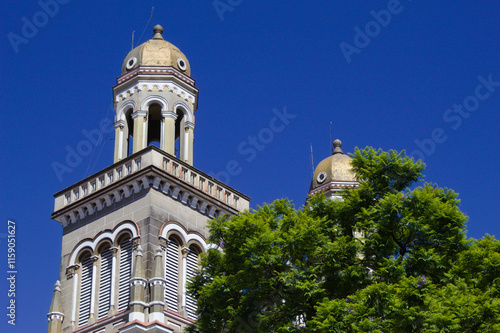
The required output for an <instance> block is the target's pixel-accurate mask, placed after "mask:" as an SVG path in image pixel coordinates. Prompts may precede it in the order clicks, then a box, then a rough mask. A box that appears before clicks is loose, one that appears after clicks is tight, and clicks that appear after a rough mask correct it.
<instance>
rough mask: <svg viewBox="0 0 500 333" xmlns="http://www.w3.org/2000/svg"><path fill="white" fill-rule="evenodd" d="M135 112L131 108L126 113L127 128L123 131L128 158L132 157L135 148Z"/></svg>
mask: <svg viewBox="0 0 500 333" xmlns="http://www.w3.org/2000/svg"><path fill="white" fill-rule="evenodd" d="M133 111H134V110H133V109H132V108H129V109H128V110H127V111H125V125H124V126H125V128H124V129H123V133H124V135H125V143H126V147H127V156H130V155H132V150H133V147H134V120H133V119H132V113H133ZM123 157H125V156H123Z"/></svg>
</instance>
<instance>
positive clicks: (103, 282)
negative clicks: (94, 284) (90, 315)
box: [97, 249, 113, 319]
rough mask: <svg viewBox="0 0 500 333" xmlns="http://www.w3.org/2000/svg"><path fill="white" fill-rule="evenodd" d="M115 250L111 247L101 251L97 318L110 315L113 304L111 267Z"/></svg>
mask: <svg viewBox="0 0 500 333" xmlns="http://www.w3.org/2000/svg"><path fill="white" fill-rule="evenodd" d="M112 260H113V252H111V250H110V249H107V250H104V251H103V252H102V253H101V276H100V281H99V314H98V316H97V319H102V318H104V317H106V316H107V315H108V312H109V307H110V304H111V269H112Z"/></svg>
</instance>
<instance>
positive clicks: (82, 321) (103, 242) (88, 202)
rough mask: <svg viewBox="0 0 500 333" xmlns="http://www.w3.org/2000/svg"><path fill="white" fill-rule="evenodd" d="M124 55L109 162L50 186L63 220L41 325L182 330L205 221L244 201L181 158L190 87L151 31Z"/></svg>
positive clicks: (171, 51)
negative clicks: (55, 275) (56, 188)
mask: <svg viewBox="0 0 500 333" xmlns="http://www.w3.org/2000/svg"><path fill="white" fill-rule="evenodd" d="M153 32H154V36H153V38H152V39H150V40H148V41H147V42H145V43H143V44H142V45H140V46H138V47H136V48H135V49H133V50H132V51H130V53H129V54H128V55H127V57H126V58H125V60H124V62H123V65H122V68H121V75H120V76H119V77H118V78H117V84H116V85H115V86H114V87H113V99H114V106H115V110H116V116H115V149H114V164H112V165H110V166H109V167H107V168H105V169H103V170H101V171H99V172H97V173H96V174H94V175H92V176H90V177H87V178H85V179H83V180H81V181H79V182H77V183H75V184H74V185H72V186H70V187H68V188H66V189H64V190H62V191H60V192H58V193H56V194H55V195H54V197H55V208H54V213H53V214H52V216H51V217H52V219H54V220H56V221H58V222H60V223H61V225H62V228H63V230H62V231H63V232H62V233H63V236H62V251H61V265H60V270H61V273H60V277H59V281H57V283H56V286H55V289H54V296H53V299H52V304H51V307H50V312H49V314H48V315H47V317H48V320H49V328H48V332H49V333H60V332H63V333H69V332H81V333H84V332H93V333H95V332H100V333H101V332H102V333H115V332H127V333H132V332H134V333H135V332H182V331H183V330H184V328H185V327H186V326H187V325H189V324H190V323H192V322H193V321H194V320H195V319H196V302H195V300H194V299H192V298H191V297H190V296H189V295H188V294H187V293H186V286H187V283H188V281H189V278H190V277H192V276H194V274H196V270H197V268H198V260H199V256H200V254H201V253H203V252H205V251H206V250H207V249H208V248H209V247H210V246H212V245H210V244H207V236H208V232H207V230H206V228H205V226H206V223H207V220H208V219H211V218H213V217H217V216H222V215H228V216H230V215H234V214H238V213H239V212H242V211H244V210H246V209H248V208H249V200H250V198H249V197H247V196H245V195H244V194H242V193H240V192H238V191H236V190H234V189H232V188H231V187H229V186H227V185H225V184H224V183H222V182H220V181H218V180H216V179H214V178H212V177H210V176H209V175H207V174H205V173H203V172H202V171H200V170H198V169H196V168H195V167H193V141H194V129H195V117H194V113H195V112H196V109H197V106H198V89H197V88H196V87H195V80H194V79H192V78H191V67H190V65H189V61H188V59H187V58H186V56H185V55H184V54H183V53H182V52H181V51H180V50H179V49H178V48H177V47H175V46H174V45H172V44H171V43H169V42H167V41H165V40H164V39H163V36H162V34H163V28H162V27H161V26H159V25H157V26H155V27H154V29H153Z"/></svg>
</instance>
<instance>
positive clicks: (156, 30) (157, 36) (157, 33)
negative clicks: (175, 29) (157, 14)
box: [153, 24, 163, 39]
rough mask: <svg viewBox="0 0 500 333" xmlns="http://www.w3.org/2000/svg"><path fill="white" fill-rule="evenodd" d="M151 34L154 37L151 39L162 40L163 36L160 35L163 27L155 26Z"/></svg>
mask: <svg viewBox="0 0 500 333" xmlns="http://www.w3.org/2000/svg"><path fill="white" fill-rule="evenodd" d="M153 33H154V36H153V39H163V36H162V35H161V34H163V27H162V26H161V25H159V24H157V25H155V26H154V28H153Z"/></svg>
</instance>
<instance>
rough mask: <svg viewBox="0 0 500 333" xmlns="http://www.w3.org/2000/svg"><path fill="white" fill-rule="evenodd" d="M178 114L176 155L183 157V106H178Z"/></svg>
mask: <svg viewBox="0 0 500 333" xmlns="http://www.w3.org/2000/svg"><path fill="white" fill-rule="evenodd" d="M175 113H176V115H177V119H176V120H175V157H177V158H179V159H180V158H181V156H182V154H181V149H183V147H182V144H183V143H184V140H183V139H182V138H181V135H183V134H184V121H185V119H184V112H183V110H182V109H181V108H177V109H176V110H175Z"/></svg>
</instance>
